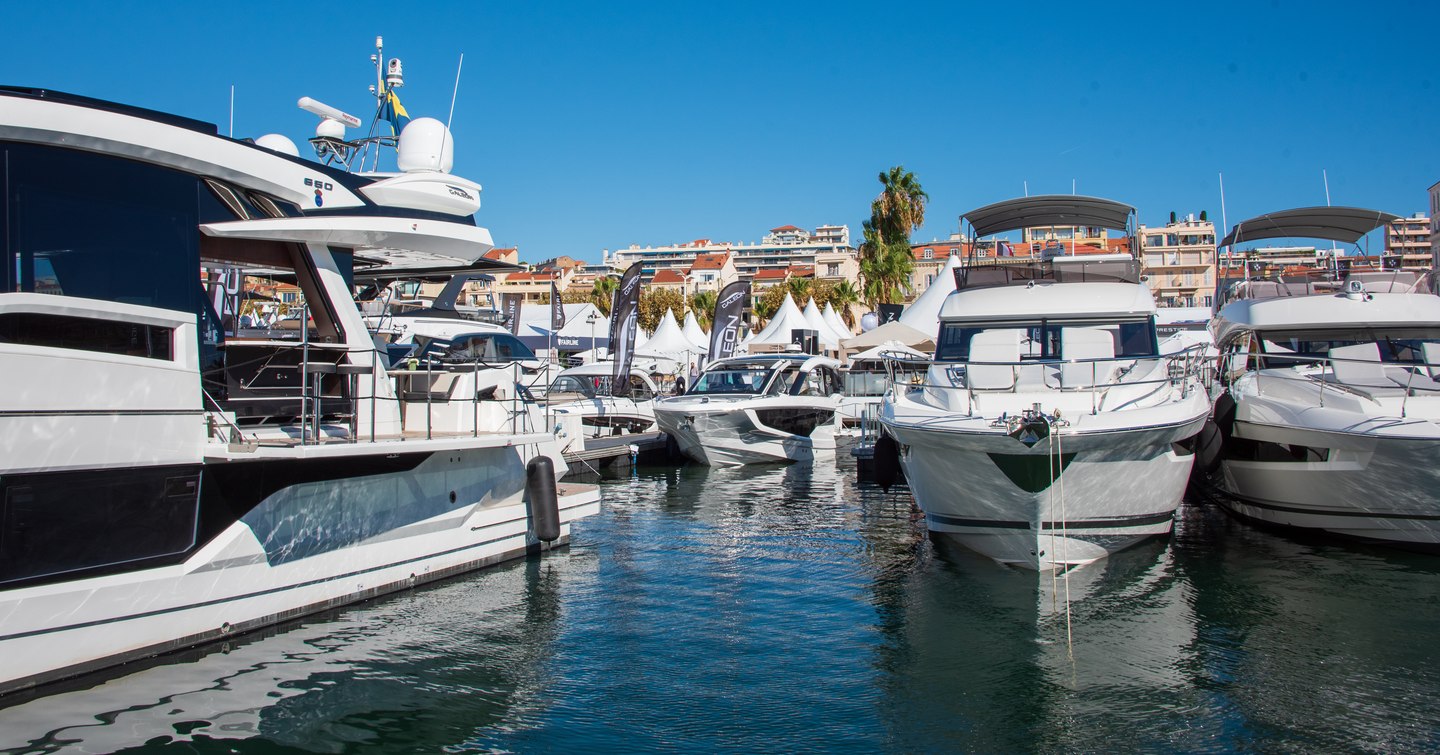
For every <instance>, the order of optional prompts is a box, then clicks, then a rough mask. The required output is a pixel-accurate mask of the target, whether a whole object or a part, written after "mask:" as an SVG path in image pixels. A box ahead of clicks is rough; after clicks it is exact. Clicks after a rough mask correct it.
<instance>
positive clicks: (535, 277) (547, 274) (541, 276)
mask: <svg viewBox="0 0 1440 755" xmlns="http://www.w3.org/2000/svg"><path fill="white" fill-rule="evenodd" d="M555 278H556V275H555V273H554V272H552V271H543V272H537V273H511V274H510V275H509V276H507V277H506V278H505V282H506V283H531V282H538V281H551V280H555Z"/></svg>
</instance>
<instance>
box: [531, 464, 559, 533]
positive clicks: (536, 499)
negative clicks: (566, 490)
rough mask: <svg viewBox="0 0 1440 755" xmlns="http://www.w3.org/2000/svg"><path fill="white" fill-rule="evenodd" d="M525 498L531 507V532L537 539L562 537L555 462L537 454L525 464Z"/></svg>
mask: <svg viewBox="0 0 1440 755" xmlns="http://www.w3.org/2000/svg"><path fill="white" fill-rule="evenodd" d="M525 500H526V503H527V504H528V505H529V509H530V532H531V534H533V535H534V536H535V539H536V540H540V541H542V542H546V543H548V542H552V541H555V540H559V539H560V497H559V496H558V495H556V493H555V462H553V461H551V460H550V457H548V456H536V457H535V458H533V459H531V460H530V463H529V464H526V465H525Z"/></svg>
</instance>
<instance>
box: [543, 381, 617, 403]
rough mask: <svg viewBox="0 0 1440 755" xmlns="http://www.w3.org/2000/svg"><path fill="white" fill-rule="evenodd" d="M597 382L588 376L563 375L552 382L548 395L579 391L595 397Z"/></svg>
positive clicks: (585, 395) (581, 393)
mask: <svg viewBox="0 0 1440 755" xmlns="http://www.w3.org/2000/svg"><path fill="white" fill-rule="evenodd" d="M607 380H608V378H607ZM595 382H596V381H594V380H592V379H590V378H588V377H583V376H580V375H562V376H560V377H558V378H555V382H553V383H551V384H550V389H549V391H548V392H547V393H546V395H555V394H559V393H578V394H580V395H582V396H584V397H586V398H595V387H596V386H595Z"/></svg>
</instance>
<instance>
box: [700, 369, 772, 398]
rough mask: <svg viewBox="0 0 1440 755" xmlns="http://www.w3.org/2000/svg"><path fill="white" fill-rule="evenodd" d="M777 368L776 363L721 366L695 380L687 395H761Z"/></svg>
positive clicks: (707, 371)
mask: <svg viewBox="0 0 1440 755" xmlns="http://www.w3.org/2000/svg"><path fill="white" fill-rule="evenodd" d="M775 367H776V364H775V363H774V362H768V363H753V364H733V363H732V364H725V365H720V366H717V367H715V368H714V369H709V370H706V371H705V372H704V373H702V374H701V375H700V377H698V378H695V385H694V386H693V387H691V388H690V389H689V390H687V391H686V392H685V393H686V394H736V393H759V392H760V391H762V390H764V389H765V383H766V381H767V380H768V379H769V377H770V375H771V373H773V372H774V371H775Z"/></svg>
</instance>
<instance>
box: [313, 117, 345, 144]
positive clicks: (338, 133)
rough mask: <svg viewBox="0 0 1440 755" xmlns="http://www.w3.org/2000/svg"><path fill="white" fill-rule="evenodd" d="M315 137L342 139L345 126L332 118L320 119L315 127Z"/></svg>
mask: <svg viewBox="0 0 1440 755" xmlns="http://www.w3.org/2000/svg"><path fill="white" fill-rule="evenodd" d="M315 135H316V136H319V137H322V138H327V139H344V138H345V124H343V123H341V122H340V121H337V120H335V119H334V118H321V119H320V124H319V125H317V126H316V127H315Z"/></svg>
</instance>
